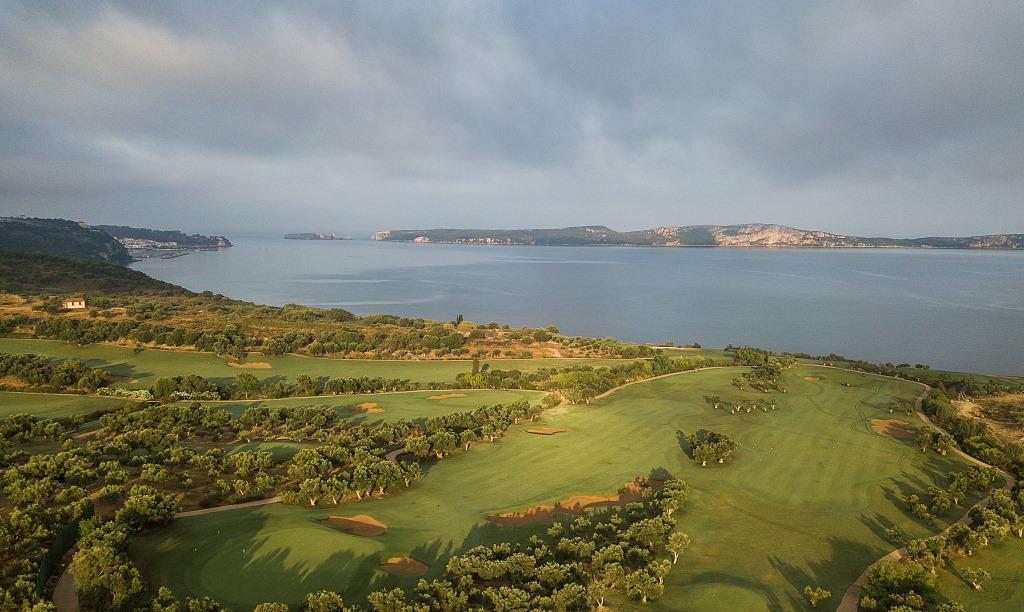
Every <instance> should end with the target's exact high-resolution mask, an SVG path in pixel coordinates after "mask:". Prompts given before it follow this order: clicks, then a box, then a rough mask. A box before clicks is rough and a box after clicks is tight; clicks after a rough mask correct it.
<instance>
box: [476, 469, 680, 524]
mask: <svg viewBox="0 0 1024 612" xmlns="http://www.w3.org/2000/svg"><path fill="white" fill-rule="evenodd" d="M661 484H662V483H661V481H659V480H652V479H647V478H643V479H637V480H634V481H633V482H627V483H626V484H625V485H624V486H623V487H622V489H620V490H619V492H618V494H617V495H573V496H571V497H567V498H565V499H563V500H561V501H558V502H556V503H554V504H539V505H536V506H534V507H532V508H529V509H527V510H524V511H522V512H502V513H501V514H494V515H491V516H488V517H487V519H488V520H490V521H491V522H492V523H497V524H499V525H522V524H524V523H530V522H533V521H541V520H543V521H551V520H553V519H554V518H555V516H556V513H557V512H571V513H573V514H583V511H584V510H586V509H588V508H597V507H600V506H625V505H626V504H631V503H633V502H635V501H640V499H642V498H643V494H644V491H645V490H648V489H656V488H658V487H660V486H661Z"/></svg>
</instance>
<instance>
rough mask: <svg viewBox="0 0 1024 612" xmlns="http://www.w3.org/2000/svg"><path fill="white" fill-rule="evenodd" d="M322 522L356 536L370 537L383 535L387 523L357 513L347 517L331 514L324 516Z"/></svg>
mask: <svg viewBox="0 0 1024 612" xmlns="http://www.w3.org/2000/svg"><path fill="white" fill-rule="evenodd" d="M323 522H324V523H327V524H328V525H330V526H331V527H337V528H338V529H341V530H342V531H345V532H347V533H350V534H352V535H357V536H367V537H372V536H379V535H384V532H386V531H387V529H388V526H387V525H385V524H384V523H382V522H380V521H378V520H377V519H375V518H373V517H372V516H369V515H366V514H357V515H356V516H349V517H345V516H331V517H328V518H325V519H324V521H323Z"/></svg>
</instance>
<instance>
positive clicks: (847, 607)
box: [819, 366, 1017, 612]
mask: <svg viewBox="0 0 1024 612" xmlns="http://www.w3.org/2000/svg"><path fill="white" fill-rule="evenodd" d="M819 367H832V366H819ZM835 369H840V370H845V369H847V368H835ZM854 371H856V370H854ZM862 373H863V374H869V372H862ZM874 376H883V377H885V378H892V379H894V380H902V381H904V382H915V381H908V380H907V379H905V378H897V377H895V376H885V375H884V374H874ZM915 384H918V385H921V386H923V387H924V391H922V392H921V395H919V396H918V397H917V400H916V401H915V402H914V412H915V413H917V416H918V417H919V418H920V419H921V420H922V421H924V423H925V424H926V425H928V426H929V427H931V428H932V429H935V430H936V431H938V432H939V433H942V434H946V435H949V432H947V431H946V430H945V429H943V428H941V427H939V426H938V425H936V424H935V423H934V422H933V421H932V420H931V419H930V418H928V415H926V414H925V413H924V412H922V411H921V404H922V403H923V402H924V399H925V398H926V397H928V392H929V391H931V387H929V386H928V385H926V384H924V383H915ZM953 452H955V453H956V454H957V455H959V456H960V457H963V458H964V459H966V460H967V461H968V462H969V463H973V464H975V465H978V466H981V467H986V468H991V467H993V466H991V465H989V464H987V463H985V462H984V461H981V460H980V459H976V458H974V457H972V456H970V455H968V454H967V453H965V452H963V451H962V450H960V449H959V448H958V447H955V446H954V447H953ZM995 469H996V470H998V471H999V474H1000V475H1001V476H1003V478H1005V479H1006V484H1004V485H1003V487H1002V488H1004V489H1006V490H1008V491H1009V490H1012V489H1013V487H1015V486H1016V485H1017V479H1016V478H1014V477H1013V475H1012V474H1009V473H1007V472H1004V471H1002V470H999V468H995ZM991 497H992V494H991V493H989V494H988V495H986V496H985V497H984V498H983V499H981V500H980V501H979V502H978V503H976V504H974V505H973V506H971V507H970V508H968V509H967V511H966V512H964V515H963V516H961V517H960V519H959V520H958V521H956V522H955V523H953V524H952V525H950V526H949V527H947V528H946V529H944V530H943V531H942V532H941V533H938V534H936V535H941V536H944V535H946V534H947V533H948V532H949V530H950V529H952V528H953V527H954V526H955V525H961V524H963V525H967V524H970V522H971V517H970V513H971V510H973V509H974V508H984V507H986V506H988V504H989V501H990V500H991ZM932 537H935V536H932ZM905 554H907V549H906V547H902V548H897V549H896V550H894V551H892V552H890V553H889V554H887V555H885V556H884V557H882V558H881V559H878V560H877V561H875V562H874V563H872V564H871V565H869V566H868V567H867V568H866V569H865V570H864V571H863V572H862V573H861V575H860V576H858V577H857V580H855V581H854V583H853V584H851V585H850V588H848V589H846V593H844V594H843V599H842V600H841V601H840V602H839V607H838V608H836V612H857V604H858V603H860V593H861V589H863V588H864V583H865V582H866V581H867V579H868V574H870V573H871V570H872V568H874V567H875V566H876V565H878V564H879V563H882V562H883V561H896V560H899V559H902V558H903V556H904V555H905Z"/></svg>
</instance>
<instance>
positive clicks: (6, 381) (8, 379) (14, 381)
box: [0, 376, 28, 389]
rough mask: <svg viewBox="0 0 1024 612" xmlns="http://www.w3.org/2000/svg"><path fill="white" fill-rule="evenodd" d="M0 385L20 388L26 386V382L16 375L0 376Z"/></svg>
mask: <svg viewBox="0 0 1024 612" xmlns="http://www.w3.org/2000/svg"><path fill="white" fill-rule="evenodd" d="M0 386H2V387H6V388H8V389H20V388H22V387H27V386H28V384H26V383H25V381H23V380H21V379H20V378H18V377H16V376H0Z"/></svg>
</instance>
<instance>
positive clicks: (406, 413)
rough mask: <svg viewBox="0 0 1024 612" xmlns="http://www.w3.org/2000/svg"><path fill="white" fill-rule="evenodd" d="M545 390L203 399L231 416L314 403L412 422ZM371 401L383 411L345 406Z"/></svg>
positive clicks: (367, 418)
mask: <svg viewBox="0 0 1024 612" xmlns="http://www.w3.org/2000/svg"><path fill="white" fill-rule="evenodd" d="M449 394H455V395H461V397H444V398H443V399H428V398H431V397H441V396H444V395H449ZM544 395H545V392H543V391H517V390H508V391H492V390H474V391H410V392H399V393H366V394H358V395H333V396H321V397H311V398H288V399H278V400H241V401H231V402H204V404H206V405H208V406H216V407H218V408H224V409H226V410H228V411H229V412H231V413H232V414H234V415H236V416H237V415H240V414H242V411H244V410H245V409H246V408H249V407H251V406H266V407H269V408H273V407H278V406H282V407H283V406H289V407H297V406H317V407H328V408H334V409H335V410H337V411H338V413H339V414H341V415H343V416H347V417H349V418H350V420H353V421H360V422H365V423H371V424H372V423H378V422H393V421H399V420H402V419H405V420H409V421H413V420H416V419H425V418H429V417H432V416H437V415H445V414H451V413H453V412H463V411H470V410H473V409H475V408H479V407H480V406H484V405H493V404H510V403H512V402H517V401H519V400H527V401H529V402H532V403H537V402H539V401H540V399H541V398H542V397H544ZM364 402H365V403H373V404H376V405H377V406H379V407H380V408H382V409H383V410H384V412H373V413H364V412H356V411H352V410H350V409H349V408H350V407H353V406H357V405H359V404H362V403H364Z"/></svg>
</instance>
